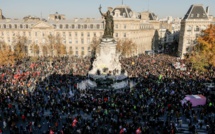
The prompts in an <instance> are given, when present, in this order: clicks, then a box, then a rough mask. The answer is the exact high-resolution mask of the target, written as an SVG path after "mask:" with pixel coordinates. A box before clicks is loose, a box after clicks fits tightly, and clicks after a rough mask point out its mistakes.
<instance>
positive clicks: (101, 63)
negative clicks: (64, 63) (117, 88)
mask: <svg viewBox="0 0 215 134" xmlns="http://www.w3.org/2000/svg"><path fill="white" fill-rule="evenodd" d="M101 8H102V7H101V6H100V7H99V12H100V13H101V15H102V16H103V17H104V19H105V28H104V35H103V37H102V39H101V43H100V44H99V52H98V53H96V59H95V60H94V62H93V64H92V66H93V68H92V70H90V71H89V74H96V73H97V72H100V73H101V74H111V75H113V74H114V75H115V74H117V75H119V74H121V72H122V70H121V64H120V62H119V55H120V53H117V52H116V45H117V43H116V41H115V40H114V38H113V33H114V20H113V16H112V15H111V11H112V8H108V11H107V12H106V13H102V12H101Z"/></svg>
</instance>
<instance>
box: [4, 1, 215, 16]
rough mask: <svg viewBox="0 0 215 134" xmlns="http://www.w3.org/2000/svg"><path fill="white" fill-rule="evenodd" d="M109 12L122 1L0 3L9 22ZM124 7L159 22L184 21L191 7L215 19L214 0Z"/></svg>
mask: <svg viewBox="0 0 215 134" xmlns="http://www.w3.org/2000/svg"><path fill="white" fill-rule="evenodd" d="M100 4H101V6H102V11H103V12H106V11H107V7H113V8H114V7H116V6H118V5H122V0H0V9H2V12H3V15H4V16H5V17H6V18H23V17H25V16H27V15H31V16H37V17H41V16H42V17H43V18H45V19H47V18H48V15H49V14H54V13H56V12H58V13H59V14H65V15H66V19H72V18H99V17H100V13H99V10H98V8H99V6H100ZM123 4H124V5H127V6H129V7H130V8H131V9H132V10H133V11H135V12H142V11H146V10H149V11H151V12H154V13H155V14H156V15H157V16H158V17H159V18H165V17H167V16H173V17H174V18H175V17H179V18H183V17H184V15H185V13H186V12H187V10H188V9H189V7H190V6H191V5H192V4H203V6H204V7H206V6H209V7H210V14H211V15H213V16H215V0H124V1H123Z"/></svg>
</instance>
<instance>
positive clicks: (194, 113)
mask: <svg viewBox="0 0 215 134" xmlns="http://www.w3.org/2000/svg"><path fill="white" fill-rule="evenodd" d="M177 60H178V59H177V58H175V57H171V56H168V55H162V54H159V55H155V56H154V57H151V56H148V55H139V56H135V57H130V58H121V60H120V62H121V65H122V68H123V69H124V70H126V72H127V73H128V77H129V79H130V80H132V81H135V82H136V83H137V85H136V86H135V87H134V88H131V89H130V88H126V89H122V90H117V91H113V90H102V91H98V90H96V89H93V90H87V91H85V92H82V91H79V90H77V83H79V82H81V81H82V80H85V79H87V74H88V71H89V69H90V67H91V62H90V61H91V60H90V58H89V57H85V58H78V57H61V58H52V59H50V57H49V58H47V57H46V58H45V57H43V58H39V60H37V61H32V60H30V59H28V58H27V59H25V60H23V61H22V62H20V63H18V64H17V65H14V66H11V65H7V66H1V67H0V133H1V132H3V134H4V133H10V134H29V133H30V134H31V133H34V134H39V133H44V134H46V133H47V134H70V133H71V134H76V133H77V134H78V133H79V134H92V133H94V134H100V133H101V134H115V133H116V134H117V133H118V134H119V133H120V134H133V133H134V134H144V133H145V134H149V133H163V134H174V133H176V132H177V131H179V128H180V127H181V125H182V124H183V123H187V124H188V125H189V130H190V132H192V133H195V132H196V130H197V128H198V129H202V130H205V131H207V132H210V128H212V126H211V124H213V123H214V121H215V103H214V102H215V100H214V96H213V94H211V92H210V90H208V88H207V87H205V85H204V83H211V82H213V78H215V70H213V68H212V69H211V70H210V71H206V72H204V73H202V72H198V71H195V70H192V68H191V67H190V66H189V65H188V66H187V69H186V70H185V71H181V70H177V69H174V68H173V66H172V63H174V62H176V61H177ZM180 62H184V61H180ZM187 94H202V95H204V96H206V98H207V103H206V105H204V106H199V107H196V108H193V107H192V104H191V103H189V102H188V103H186V104H184V105H182V104H181V102H180V101H181V100H182V99H183V98H184V97H185V95H187ZM206 128H207V130H206Z"/></svg>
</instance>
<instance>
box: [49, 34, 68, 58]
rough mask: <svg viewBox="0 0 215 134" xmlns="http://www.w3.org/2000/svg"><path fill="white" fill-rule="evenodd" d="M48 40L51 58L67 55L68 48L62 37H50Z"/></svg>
mask: <svg viewBox="0 0 215 134" xmlns="http://www.w3.org/2000/svg"><path fill="white" fill-rule="evenodd" d="M48 40H49V44H48V45H47V47H48V50H49V53H50V55H51V56H54V55H55V56H61V55H65V54H66V46H65V45H64V44H63V43H62V38H61V36H60V35H57V36H53V35H49V36H48Z"/></svg>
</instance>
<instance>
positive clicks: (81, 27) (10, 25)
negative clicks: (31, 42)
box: [0, 24, 103, 29]
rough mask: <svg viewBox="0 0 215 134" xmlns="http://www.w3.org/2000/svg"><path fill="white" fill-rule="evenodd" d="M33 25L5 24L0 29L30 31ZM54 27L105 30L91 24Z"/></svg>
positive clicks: (58, 27) (99, 25)
mask: <svg viewBox="0 0 215 134" xmlns="http://www.w3.org/2000/svg"><path fill="white" fill-rule="evenodd" d="M33 25H34V24H31V25H30V24H13V25H12V24H7V25H6V24H3V25H0V28H2V29H6V28H8V29H12V28H14V29H17V28H20V29H28V28H30V27H32V26H33ZM53 26H54V28H57V29H101V28H103V25H101V24H97V25H94V24H90V25H87V24H85V25H80V24H78V25H74V24H72V25H69V24H66V25H62V24H60V25H56V24H53Z"/></svg>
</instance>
